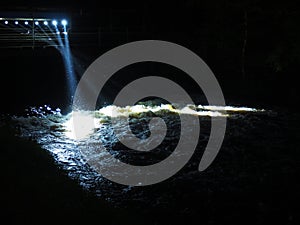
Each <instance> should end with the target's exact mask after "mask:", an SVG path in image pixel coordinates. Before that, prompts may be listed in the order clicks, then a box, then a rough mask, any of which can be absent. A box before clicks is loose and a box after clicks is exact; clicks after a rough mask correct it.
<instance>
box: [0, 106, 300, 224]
mask: <svg viewBox="0 0 300 225" xmlns="http://www.w3.org/2000/svg"><path fill="white" fill-rule="evenodd" d="M112 111H113V112H114V114H111V112H112ZM80 113H81V115H82V120H83V131H84V132H83V134H81V135H80V138H79V139H78V137H77V138H76V137H75V136H74V133H73V132H74V131H73V130H72V126H71V125H72V124H71V121H72V120H71V118H72V113H70V114H67V115H62V114H61V113H60V111H59V109H57V110H53V109H51V108H50V107H49V106H45V107H40V108H39V107H37V108H31V109H29V110H27V115H24V116H12V117H10V118H7V117H5V118H2V121H1V124H2V126H3V124H6V123H9V124H10V125H11V126H12V127H14V130H15V132H16V134H17V135H18V136H20V137H22V138H24V139H28V140H31V141H33V142H37V143H38V145H40V146H41V147H42V149H44V150H46V151H48V152H49V153H50V154H51V155H52V157H53V158H54V159H55V164H56V165H57V167H59V168H60V169H61V170H63V171H65V172H66V173H67V174H68V176H69V178H70V179H73V180H75V181H76V182H77V183H78V185H80V186H81V187H82V188H83V189H84V190H86V191H87V192H90V193H92V194H94V195H95V196H97V197H99V198H100V199H104V200H105V201H107V202H109V203H110V204H111V205H113V206H114V207H120V208H136V209H138V210H141V211H144V212H149V211H151V213H154V215H160V214H161V213H162V214H164V215H166V214H168V213H170V212H176V215H177V216H178V218H187V217H191V218H197V215H198V214H199V213H200V211H201V215H202V217H203V218H202V219H203V220H205V221H206V223H208V224H209V221H210V220H211V221H218V218H216V215H218V217H220V218H219V219H220V221H226V220H228V221H231V220H232V218H240V219H241V218H242V217H243V216H249V214H250V215H253V218H251V221H252V222H253V223H255V224H263V223H264V222H265V220H267V219H274V218H275V220H276V218H277V219H278V218H279V219H280V221H284V222H286V224H292V223H293V222H294V220H295V216H296V215H295V213H296V211H295V208H294V207H293V206H292V205H293V203H294V201H296V199H297V197H298V196H299V192H297V191H295V190H296V188H297V186H295V184H294V183H295V182H294V179H296V177H297V174H298V175H299V161H297V160H295V158H296V157H298V156H299V153H297V152H296V151H295V150H293V149H292V148H289V146H290V144H291V143H290V142H289V141H290V139H289V136H288V133H289V132H290V130H289V119H288V118H290V117H288V116H287V114H286V112H283V111H282V112H279V111H272V110H268V109H264V110H263V109H253V108H247V107H227V108H226V110H225V108H220V107H219V108H218V107H205V106H186V107H185V108H182V109H181V110H179V111H174V109H173V108H172V107H170V106H169V105H162V106H160V107H158V106H149V105H144V106H138V107H137V106H136V107H127V108H126V109H124V108H119V107H116V106H109V107H106V108H102V109H100V110H99V111H96V112H80ZM180 113H185V114H190V115H193V116H197V117H199V120H200V127H201V132H200V137H199V144H198V146H197V149H196V151H195V153H194V155H193V157H192V158H191V160H190V161H189V163H188V164H187V165H186V166H185V167H184V168H183V169H182V170H181V171H180V172H179V173H177V174H176V175H174V176H173V177H171V178H169V179H167V180H165V181H163V182H161V183H158V184H155V185H150V186H145V187H134V186H125V185H120V184H116V183H114V182H111V181H109V180H107V179H105V178H104V177H102V176H101V175H100V174H98V173H97V172H96V171H94V170H93V169H92V168H91V167H90V166H89V165H88V164H87V163H86V160H85V159H84V157H83V156H82V154H81V152H80V148H79V146H80V145H82V144H84V145H88V146H89V147H90V148H93V147H95V148H96V147H97V143H98V142H99V141H101V142H102V143H103V145H104V146H105V147H106V148H107V150H108V151H109V152H110V153H111V154H112V155H114V157H117V158H119V159H121V160H122V161H124V162H128V163H133V164H140V165H141V164H143V163H144V164H151V163H155V162H158V161H159V160H162V159H164V158H166V157H167V156H168V155H170V154H171V153H172V151H173V150H174V148H175V147H176V143H177V142H178V138H179V136H180V120H179V117H178V114H180ZM111 115H113V116H115V117H120V118H122V116H124V115H126V116H130V118H131V128H132V130H133V133H135V134H136V136H138V137H140V138H142V137H147V135H149V131H148V129H147V128H148V127H147V123H148V122H149V119H150V118H151V117H153V116H159V117H161V118H163V119H164V121H165V122H166V124H167V126H168V132H167V136H166V138H165V140H164V142H163V143H162V144H161V145H160V146H159V148H158V149H156V150H155V151H153V152H151V153H147V154H146V153H138V152H136V151H131V150H130V149H127V148H126V147H125V146H123V145H122V144H120V142H119V141H118V139H117V138H116V136H115V135H114V133H113V129H112V127H111V124H110V116H111ZM224 116H226V117H227V123H228V124H227V129H226V135H225V140H224V143H223V146H222V148H221V150H220V153H219V155H218V156H217V158H216V159H215V161H214V162H213V163H212V165H210V167H209V168H208V169H207V170H205V171H203V172H201V173H200V172H199V171H198V164H199V162H200V159H201V156H202V154H203V151H204V149H205V146H206V144H207V141H208V138H209V135H210V120H211V117H224ZM89 117H93V118H96V119H95V120H96V122H95V124H96V126H95V128H90V127H84V126H85V123H84V120H85V118H89ZM294 118H295V120H297V119H296V118H297V116H295V117H294ZM117 126H119V128H120V129H122V127H123V126H125V124H123V123H122V120H120V123H119V124H117ZM298 159H299V158H298ZM106 163H109V162H106ZM293 196H294V197H295V198H294V199H293V198H292V197H293ZM275 199H276V200H275ZM291 199H292V200H291ZM287 204H288V205H287ZM226 208H227V209H226ZM224 209H225V210H224ZM231 210H232V211H233V212H235V213H237V212H238V213H237V214H230V213H229V212H230V211H231ZM276 212H280V213H277V214H276ZM165 219H166V217H164V220H165ZM153 220H154V221H155V218H153ZM199 221H201V218H199ZM160 222H161V221H160ZM157 223H158V222H157Z"/></svg>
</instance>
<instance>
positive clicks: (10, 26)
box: [0, 11, 71, 48]
mask: <svg viewBox="0 0 300 225" xmlns="http://www.w3.org/2000/svg"><path fill="white" fill-rule="evenodd" d="M70 28H71V27H70V19H69V16H68V15H67V14H61V13H49V12H34V13H33V12H20V11H18V12H3V13H1V12H0V48H25V47H31V48H35V47H49V46H60V45H61V43H62V41H61V40H63V39H65V38H66V35H67V34H68V31H69V30H70Z"/></svg>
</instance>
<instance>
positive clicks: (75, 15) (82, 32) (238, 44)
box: [0, 0, 300, 111]
mask: <svg viewBox="0 0 300 225" xmlns="http://www.w3.org/2000/svg"><path fill="white" fill-rule="evenodd" d="M0 9H1V10H0V11H11V10H27V11H36V12H39V11H51V12H55V11H57V12H60V13H64V12H66V13H67V14H68V15H71V18H72V28H71V31H70V35H69V36H70V43H71V47H72V52H73V54H74V57H76V60H78V62H79V63H78V64H77V65H78V66H79V67H80V71H81V72H83V71H84V69H85V68H87V66H88V65H89V64H90V63H91V62H92V61H93V60H94V59H96V58H97V57H98V56H99V55H101V54H102V53H103V52H105V51H107V50H109V49H111V48H113V47H116V46H118V45H120V44H124V43H127V42H130V41H136V40H143V39H159V40H166V41H171V42H175V43H178V44H181V45H183V46H185V47H187V48H189V49H191V50H192V51H194V52H195V53H197V54H198V55H199V56H200V57H201V58H202V59H204V60H205V62H206V63H207V64H208V65H209V66H210V68H211V69H212V70H213V72H214V73H215V75H216V77H217V78H218V79H219V82H220V84H221V86H222V87H223V89H224V92H225V94H227V95H228V96H230V97H231V96H234V95H235V97H236V98H237V99H238V98H242V100H243V101H244V102H245V103H247V101H248V102H249V103H250V104H255V103H257V104H260V103H262V104H269V105H274V104H275V105H282V104H283V105H288V104H289V101H290V100H286V99H291V96H293V97H294V93H295V90H296V87H295V79H296V78H295V77H296V73H297V71H296V68H297V65H298V62H299V55H300V54H299V46H300V44H299V40H300V38H299V37H300V35H299V29H298V24H299V21H300V19H299V18H300V17H299V9H298V7H297V4H296V1H294V2H293V1H290V2H289V1H285V2H281V3H275V2H272V3H271V4H270V1H269V3H268V2H267V1H248V0H247V1H246V0H245V1H233V0H230V1H225V0H223V1H192V0H190V1H172V2H170V1H163V2H155V1H140V2H132V1H130V2H127V1H120V2H116V1H113V2H111V1H72V4H70V3H69V2H62V1H2V2H1V4H0ZM245 12H247V45H246V53H245V56H244V57H245V59H244V60H245V72H246V76H245V77H243V76H244V75H242V72H241V71H242V68H241V67H242V62H241V61H242V48H243V43H244V41H245V17H244V14H245ZM100 30H101V40H100V38H99V36H97V35H98V33H99V31H100ZM93 32H94V34H93V35H94V36H93V35H92V34H91V33H93ZM3 44H4V45H5V43H2V45H3ZM0 57H1V62H2V63H1V67H2V68H3V71H6V72H5V73H3V72H2V74H5V75H4V76H3V77H4V80H3V81H4V82H3V83H4V84H5V86H7V85H9V86H11V92H10V93H11V94H10V95H9V97H7V98H6V99H5V100H4V101H5V102H6V106H5V109H4V111H10V110H11V109H13V108H15V109H14V110H22V109H23V108H25V107H28V106H29V105H36V104H37V105H40V104H48V103H49V104H52V105H56V106H61V105H64V104H65V100H64V98H63V97H62V96H64V95H65V93H66V83H65V82H66V81H65V74H64V73H65V71H64V67H63V64H62V61H61V57H60V55H59V54H57V52H56V51H55V50H53V49H49V48H47V49H38V48H37V49H35V50H32V49H25V48H24V49H23V48H21V49H5V48H4V49H2V50H1V53H0ZM16 64H17V65H18V66H16ZM157 72H159V71H157ZM7 74H9V75H7ZM77 75H78V76H80V75H81V74H80V72H79V74H77ZM287 77H288V78H289V79H287ZM184 81H185V79H183V80H182V82H184ZM179 82H181V81H180V80H179ZM1 95H2V96H7V95H6V91H4V89H3V88H2V90H1ZM274 96H275V97H274ZM2 107H3V106H2ZM14 110H13V111H14Z"/></svg>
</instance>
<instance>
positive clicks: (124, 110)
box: [63, 104, 264, 140]
mask: <svg viewBox="0 0 300 225" xmlns="http://www.w3.org/2000/svg"><path fill="white" fill-rule="evenodd" d="M259 111H260V112H263V111H264V110H257V109H255V108H249V107H234V106H202V105H198V106H195V105H187V106H185V107H183V108H181V109H176V108H174V107H173V106H172V105H170V104H161V105H160V106H147V105H134V106H126V107H118V106H115V105H110V106H106V107H103V108H101V109H100V110H97V111H93V112H88V111H73V112H71V113H70V119H69V120H67V121H66V122H65V123H64V124H63V125H64V127H65V129H66V131H65V135H66V136H67V137H68V138H71V139H75V140H82V139H86V138H89V136H90V135H92V134H93V133H94V131H95V129H97V128H99V127H101V123H102V122H103V121H106V120H107V118H108V117H130V116H137V115H139V114H142V113H146V112H152V113H154V114H155V113H158V114H162V113H165V114H170V113H177V114H188V115H193V116H208V117H228V116H230V113H232V112H259ZM74 116H76V117H79V119H78V120H77V121H79V122H80V124H79V127H80V129H77V130H76V135H75V131H74V126H73V117H74ZM91 118H92V119H93V120H94V124H93V125H92V126H91V125H90V124H89V123H88V121H89V120H90V119H91Z"/></svg>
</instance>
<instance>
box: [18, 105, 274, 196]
mask: <svg viewBox="0 0 300 225" xmlns="http://www.w3.org/2000/svg"><path fill="white" fill-rule="evenodd" d="M47 107H48V106H47ZM47 107H46V108H47ZM46 111H47V109H46ZM266 113H268V112H267V111H265V110H258V109H254V108H248V107H233V106H225V107H220V106H201V105H199V106H195V105H187V106H185V107H181V108H176V109H175V108H174V107H173V106H172V105H169V104H162V105H160V106H149V105H135V106H127V107H117V106H113V105H111V106H107V107H104V108H101V109H99V110H95V111H76V112H71V113H69V114H67V115H62V114H60V112H59V110H58V109H56V110H54V111H51V110H50V109H49V110H48V113H47V112H44V113H43V112H42V110H40V111H37V112H35V115H32V114H31V115H29V116H27V117H17V116H15V117H13V120H14V122H15V123H16V124H17V125H18V129H19V134H20V136H21V137H23V138H27V139H30V140H35V141H36V142H37V143H38V144H39V145H40V146H41V147H42V148H43V149H46V150H48V151H49V152H50V153H51V154H52V155H53V157H54V159H55V161H56V163H57V165H58V166H59V167H61V168H62V169H63V170H64V171H66V173H67V174H68V175H69V177H70V178H72V179H75V180H77V181H78V183H79V184H80V185H81V186H82V187H83V188H85V189H86V190H89V191H92V192H93V193H95V194H96V195H97V196H101V197H102V198H106V199H108V200H109V201H114V200H113V199H119V198H124V195H123V194H124V193H127V192H130V191H132V190H133V189H132V188H128V187H125V186H122V185H117V184H115V183H112V182H110V181H108V180H106V179H104V178H103V177H102V176H101V175H99V174H98V173H97V172H95V171H94V170H93V169H92V168H90V167H89V165H88V164H87V163H86V162H85V159H84V158H83V156H82V155H81V153H80V150H79V146H80V145H86V146H88V148H90V149H91V151H93V149H94V148H97V146H98V143H99V141H101V142H102V143H103V145H104V146H105V148H107V149H109V150H110V151H109V152H110V153H111V154H113V155H114V156H116V157H117V156H118V155H121V156H122V157H123V159H126V158H130V157H131V156H130V155H129V154H132V152H130V151H127V150H126V149H124V148H123V147H122V146H120V145H119V143H118V139H117V138H116V136H115V135H114V132H113V129H112V127H111V126H110V118H111V117H115V118H124V117H126V118H127V117H130V118H133V123H134V124H135V125H137V126H136V127H138V128H137V131H136V132H138V133H137V134H136V135H137V136H139V137H143V136H147V127H145V126H139V125H140V124H145V123H147V119H149V118H151V117H153V116H159V117H162V118H164V120H165V121H167V122H168V123H169V128H168V129H171V132H170V134H169V136H168V137H166V140H167V142H166V143H165V145H164V146H161V151H160V152H158V153H155V154H164V152H166V151H171V150H172V149H171V148H169V147H170V146H172V145H174V143H175V144H176V141H175V140H176V138H177V137H178V132H179V133H180V129H178V124H180V120H179V119H178V114H189V115H193V116H198V117H199V118H200V121H201V120H202V122H203V121H204V122H205V121H206V122H207V123H209V121H210V119H209V118H210V117H228V118H229V119H234V120H240V119H241V117H243V116H245V115H249V114H258V115H259V114H266ZM75 114H77V116H79V117H80V119H81V120H80V121H82V124H80V127H81V129H80V132H79V133H78V131H77V132H76V135H75V133H74V127H73V120H72V117H73V116H74V115H75ZM91 118H92V119H93V120H94V124H93V126H89V125H87V124H88V123H86V121H87V120H89V119H91ZM117 126H119V127H120V128H122V127H123V126H125V124H124V120H120V123H118V124H117ZM145 128H146V130H145ZM202 128H203V127H202ZM202 128H201V129H202ZM203 130H204V131H205V132H204V135H203V140H206V139H207V136H208V135H209V126H207V128H206V126H204V129H203ZM168 145H170V146H168ZM170 149H171V150H170ZM154 156H156V155H154ZM142 157H144V156H142ZM143 160H147V158H143ZM149 162H151V159H150V160H149ZM106 163H109V162H106ZM112 186H113V187H114V188H113V189H112V188H111V187H112ZM116 201H118V200H116Z"/></svg>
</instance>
